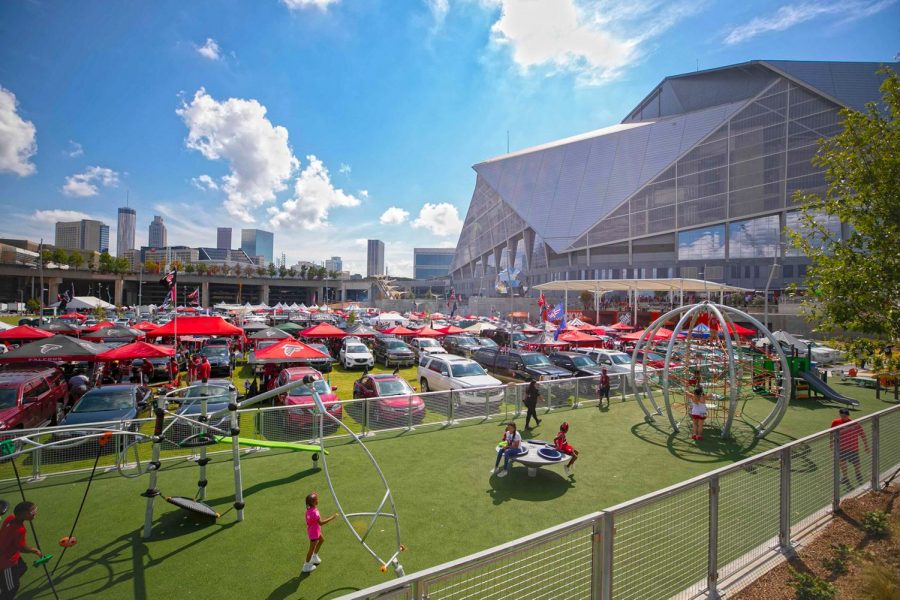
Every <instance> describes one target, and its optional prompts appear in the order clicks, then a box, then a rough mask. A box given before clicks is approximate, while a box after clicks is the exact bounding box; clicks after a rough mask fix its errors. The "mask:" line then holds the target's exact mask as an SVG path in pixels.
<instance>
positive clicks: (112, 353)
mask: <svg viewBox="0 0 900 600" xmlns="http://www.w3.org/2000/svg"><path fill="white" fill-rule="evenodd" d="M167 356H175V348H173V347H171V346H158V345H156V344H148V343H147V342H133V343H131V344H125V345H124V346H119V347H118V348H113V349H112V350H107V351H106V352H103V353H102V354H98V355H97V360H134V359H135V358H165V357H167Z"/></svg>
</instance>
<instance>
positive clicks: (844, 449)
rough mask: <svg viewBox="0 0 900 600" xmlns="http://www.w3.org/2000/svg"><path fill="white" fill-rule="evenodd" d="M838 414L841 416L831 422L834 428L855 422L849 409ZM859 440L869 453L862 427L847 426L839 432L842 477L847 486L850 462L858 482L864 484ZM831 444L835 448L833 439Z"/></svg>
mask: <svg viewBox="0 0 900 600" xmlns="http://www.w3.org/2000/svg"><path fill="white" fill-rule="evenodd" d="M838 414H839V415H840V416H839V417H838V418H837V419H835V420H833V421H832V422H831V426H832V427H840V426H841V425H843V424H844V423H849V422H851V421H852V420H853V419H851V418H850V410H849V409H847V408H842V409H840V410H839V411H838ZM859 440H862V442H863V445H864V446H865V448H866V452H868V451H869V440H868V439H867V438H866V432H865V431H864V430H863V428H862V427H860V426H859V425H856V424H853V425H847V426H846V427H844V428H842V429H841V430H840V431H839V432H838V448H839V453H838V454H839V457H838V458H839V460H840V467H841V477H842V479H843V482H844V483H847V484H849V483H850V480H849V479H848V478H847V463H848V462H849V463H851V464H852V465H853V470H854V471H856V479H857V481H859V482H860V483H862V482H863V474H862V467H861V466H860V464H859ZM831 444H832V447H834V439H833V438H832V441H831Z"/></svg>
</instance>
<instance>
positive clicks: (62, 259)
mask: <svg viewBox="0 0 900 600" xmlns="http://www.w3.org/2000/svg"><path fill="white" fill-rule="evenodd" d="M52 260H53V262H55V263H56V264H58V265H65V264H68V263H69V253H68V252H66V251H65V250H63V249H62V248H57V249H56V250H54V251H53V258H52Z"/></svg>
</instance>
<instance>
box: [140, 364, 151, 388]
mask: <svg viewBox="0 0 900 600" xmlns="http://www.w3.org/2000/svg"><path fill="white" fill-rule="evenodd" d="M141 378H142V379H143V384H144V385H150V380H151V379H153V363H152V362H150V359H149V358H145V359H144V362H143V363H141Z"/></svg>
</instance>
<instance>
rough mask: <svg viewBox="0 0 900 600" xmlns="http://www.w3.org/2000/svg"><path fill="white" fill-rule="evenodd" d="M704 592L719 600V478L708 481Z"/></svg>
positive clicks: (716, 476)
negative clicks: (706, 552)
mask: <svg viewBox="0 0 900 600" xmlns="http://www.w3.org/2000/svg"><path fill="white" fill-rule="evenodd" d="M707 549H708V557H707V561H708V562H707V571H706V591H707V594H709V595H708V598H710V599H711V600H718V599H719V476H718V475H713V476H712V477H711V478H710V480H709V540H708V542H707Z"/></svg>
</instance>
